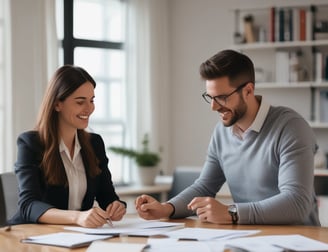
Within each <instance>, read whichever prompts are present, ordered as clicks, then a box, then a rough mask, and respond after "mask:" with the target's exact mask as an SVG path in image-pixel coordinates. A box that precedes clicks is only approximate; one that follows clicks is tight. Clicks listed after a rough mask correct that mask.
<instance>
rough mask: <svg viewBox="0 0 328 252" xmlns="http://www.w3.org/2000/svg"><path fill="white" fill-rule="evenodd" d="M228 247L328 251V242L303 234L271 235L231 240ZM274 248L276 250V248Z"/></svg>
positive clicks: (257, 250) (254, 249)
mask: <svg viewBox="0 0 328 252" xmlns="http://www.w3.org/2000/svg"><path fill="white" fill-rule="evenodd" d="M226 245H227V247H237V248H241V249H244V250H246V251H252V252H260V251H270V252H271V251H273V252H276V251H286V250H290V251H299V252H301V251H307V252H310V251H328V244H327V243H323V242H320V241H317V240H314V239H310V238H308V237H305V236H302V235H270V236H256V237H249V238H239V239H234V240H229V241H228V242H227V244H226ZM274 248H275V249H276V250H274Z"/></svg>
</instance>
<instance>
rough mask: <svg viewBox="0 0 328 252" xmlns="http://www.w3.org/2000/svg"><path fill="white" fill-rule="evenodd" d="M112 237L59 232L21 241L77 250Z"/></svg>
mask: <svg viewBox="0 0 328 252" xmlns="http://www.w3.org/2000/svg"><path fill="white" fill-rule="evenodd" d="M110 237H112V236H111V235H104V236H99V235H87V234H80V233H68V232H59V233H53V234H46V235H37V236H30V237H28V238H26V239H23V240H21V242H24V243H34V244H41V245H50V246H58V247H67V248H78V247H84V246H88V245H89V244H90V243H91V242H93V241H95V240H104V239H107V238H110Z"/></svg>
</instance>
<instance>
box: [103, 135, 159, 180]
mask: <svg viewBox="0 0 328 252" xmlns="http://www.w3.org/2000/svg"><path fill="white" fill-rule="evenodd" d="M148 145H149V138H148V134H145V135H144V137H143V140H142V146H143V147H142V150H141V151H137V150H133V149H130V148H124V147H109V150H111V151H112V152H114V153H116V154H120V155H123V156H126V157H129V158H132V159H134V160H135V162H136V164H137V165H138V168H139V169H138V172H139V177H140V182H141V183H142V184H144V185H151V184H154V181H155V177H156V175H157V165H158V163H159V162H160V161H161V158H160V155H159V154H158V153H156V152H151V151H149V147H148ZM149 168H151V169H149Z"/></svg>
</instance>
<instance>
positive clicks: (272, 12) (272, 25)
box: [269, 7, 276, 42]
mask: <svg viewBox="0 0 328 252" xmlns="http://www.w3.org/2000/svg"><path fill="white" fill-rule="evenodd" d="M275 15H276V9H275V8H274V7H271V9H270V22H269V23H270V35H269V41H271V42H274V41H275V32H276V28H275V22H276V20H275Z"/></svg>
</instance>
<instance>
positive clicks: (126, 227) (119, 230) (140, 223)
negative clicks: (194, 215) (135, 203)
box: [65, 218, 184, 235]
mask: <svg viewBox="0 0 328 252" xmlns="http://www.w3.org/2000/svg"><path fill="white" fill-rule="evenodd" d="M113 225H114V227H109V226H108V225H107V224H105V225H104V226H102V227H99V228H83V227H65V229H66V230H71V231H77V232H81V233H85V234H111V235H119V234H128V233H131V234H133V233H136V232H140V231H145V232H146V230H151V229H157V230H158V229H162V232H164V231H165V229H166V228H168V230H170V229H171V228H179V227H180V228H182V227H184V223H176V222H164V221H146V220H142V219H139V218H133V220H131V219H127V220H123V221H120V222H113ZM150 232H151V231H150Z"/></svg>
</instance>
